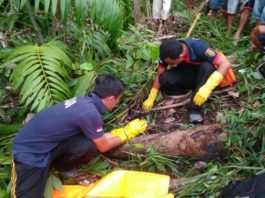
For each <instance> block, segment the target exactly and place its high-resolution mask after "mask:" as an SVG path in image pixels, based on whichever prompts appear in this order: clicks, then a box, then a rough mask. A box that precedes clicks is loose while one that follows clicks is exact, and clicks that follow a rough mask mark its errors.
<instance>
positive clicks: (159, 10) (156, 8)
mask: <svg viewBox="0 0 265 198" xmlns="http://www.w3.org/2000/svg"><path fill="white" fill-rule="evenodd" d="M170 6H171V0H153V18H154V19H162V20H166V19H167V18H168V16H169V10H170Z"/></svg>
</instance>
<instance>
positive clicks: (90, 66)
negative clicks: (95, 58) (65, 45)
mask: <svg viewBox="0 0 265 198" xmlns="http://www.w3.org/2000/svg"><path fill="white" fill-rule="evenodd" d="M80 69H82V70H86V71H91V70H93V64H92V63H82V64H81V65H80Z"/></svg>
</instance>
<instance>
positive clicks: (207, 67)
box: [200, 62, 215, 75]
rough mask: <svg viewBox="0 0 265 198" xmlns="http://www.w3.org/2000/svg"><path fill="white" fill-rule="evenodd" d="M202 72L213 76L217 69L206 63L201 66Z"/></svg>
mask: <svg viewBox="0 0 265 198" xmlns="http://www.w3.org/2000/svg"><path fill="white" fill-rule="evenodd" d="M200 70H201V71H202V72H203V73H205V74H209V75H210V74H211V73H213V72H214V71H215V67H214V66H213V65H212V64H211V63H208V62H204V63H202V64H201V65H200Z"/></svg>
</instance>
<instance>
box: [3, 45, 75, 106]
mask: <svg viewBox="0 0 265 198" xmlns="http://www.w3.org/2000/svg"><path fill="white" fill-rule="evenodd" d="M59 47H60V48H59ZM66 50H67V48H66V45H65V44H63V43H62V42H57V41H51V42H49V43H46V44H44V45H42V46H40V47H38V46H32V45H29V46H21V47H18V48H15V49H13V50H12V51H11V52H10V53H9V55H8V58H7V59H6V61H5V62H4V64H7V63H12V62H17V67H16V68H15V69H14V72H13V73H12V75H11V77H10V79H11V81H12V83H13V85H14V87H15V88H16V89H18V88H21V90H20V94H21V96H22V97H21V102H23V103H25V106H26V107H30V108H31V109H32V110H36V109H37V110H41V109H42V108H44V107H46V106H47V105H51V104H54V103H55V102H57V101H58V100H62V99H65V98H68V97H69V96H70V90H69V86H68V83H67V80H68V72H67V70H66V68H65V66H64V65H65V64H69V65H70V64H71V60H70V58H69V57H68V56H67V54H66ZM51 90H53V92H52V91H51ZM56 90H57V91H56ZM56 94H59V95H56ZM62 96H63V97H62Z"/></svg>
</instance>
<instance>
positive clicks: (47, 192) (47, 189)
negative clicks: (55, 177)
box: [44, 175, 53, 198]
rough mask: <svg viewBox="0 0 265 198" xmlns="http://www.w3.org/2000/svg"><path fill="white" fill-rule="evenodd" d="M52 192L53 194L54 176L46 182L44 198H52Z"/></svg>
mask: <svg viewBox="0 0 265 198" xmlns="http://www.w3.org/2000/svg"><path fill="white" fill-rule="evenodd" d="M52 192H53V185H52V175H50V176H49V177H48V179H47V181H46V186H45V190H44V198H51V197H52Z"/></svg>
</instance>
